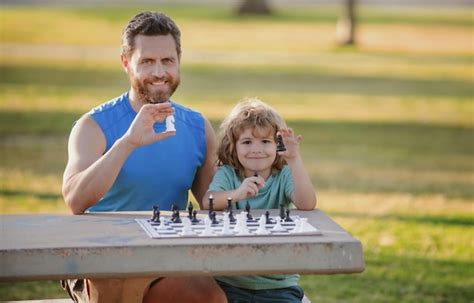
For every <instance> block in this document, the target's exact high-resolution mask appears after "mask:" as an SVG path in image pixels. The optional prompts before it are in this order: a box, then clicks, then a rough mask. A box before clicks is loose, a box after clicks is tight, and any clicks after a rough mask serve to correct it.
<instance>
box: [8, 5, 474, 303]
mask: <svg viewBox="0 0 474 303" xmlns="http://www.w3.org/2000/svg"><path fill="white" fill-rule="evenodd" d="M253 1H254V0H253ZM243 2H244V1H238V0H235V1H217V0H215V1H212V0H206V1H199V2H198V4H197V2H195V1H133V2H132V1H129V2H128V1H121V2H117V1H79V0H78V1H71V0H69V1H40V0H38V1H5V0H4V1H0V3H1V7H0V34H1V35H0V211H1V213H2V214H10V213H67V212H68V210H67V208H66V207H65V205H64V202H63V200H62V197H61V178H62V172H63V170H64V166H65V164H66V160H67V154H66V145H67V138H68V134H69V131H70V129H71V125H72V123H73V121H75V120H76V119H78V118H79V117H80V116H81V115H82V114H83V113H85V112H87V111H88V110H89V109H90V108H92V107H93V106H96V105H98V104H100V103H102V102H104V101H107V100H109V99H111V98H114V97H116V96H118V95H119V94H121V93H122V92H124V91H126V90H127V89H128V80H127V77H126V75H125V73H124V72H123V71H122V69H121V67H120V63H119V53H120V34H121V30H122V28H123V26H124V25H125V24H126V22H127V21H128V20H129V19H130V18H131V17H132V16H133V15H134V14H135V13H137V12H139V11H142V10H158V11H162V12H165V13H166V14H168V15H169V16H171V17H172V18H173V19H175V21H176V22H177V23H178V25H179V26H180V28H181V30H182V47H183V58H182V62H181V72H182V84H181V86H180V88H179V89H178V91H177V93H176V94H175V96H174V99H175V100H176V101H178V102H180V103H182V104H184V105H186V106H188V107H192V108H194V109H196V110H199V111H201V112H202V113H203V114H204V115H206V116H207V117H208V118H210V119H211V121H212V123H213V126H214V127H215V128H216V130H217V128H218V126H219V123H220V122H221V121H222V119H223V117H224V116H225V115H226V114H227V112H228V111H229V110H230V108H231V107H232V106H233V105H234V104H235V103H236V102H238V101H239V100H240V99H242V98H244V97H253V96H256V97H259V98H261V99H262V100H264V101H265V102H267V103H269V104H271V105H272V106H273V107H275V108H276V109H277V110H279V111H280V112H281V113H282V114H283V116H284V117H285V119H286V120H287V122H288V124H289V125H290V126H291V127H293V128H294V129H295V130H296V132H297V133H300V134H302V135H303V143H302V151H301V152H302V155H303V158H304V162H305V164H306V167H307V169H308V171H309V173H310V175H311V179H312V182H313V184H314V186H315V188H316V189H317V194H318V200H319V205H318V207H319V208H320V209H321V210H323V211H324V212H326V213H327V214H329V215H330V216H331V217H332V218H333V219H334V220H335V221H336V222H338V223H339V224H340V225H341V226H343V227H344V228H345V229H347V230H348V231H349V232H350V233H351V234H352V235H354V236H355V237H356V238H358V239H360V240H361V241H362V243H363V246H364V253H365V259H366V270H365V272H364V273H361V274H353V275H331V276H318V275H305V276H302V280H301V285H302V286H303V287H304V289H305V291H306V295H307V296H308V297H309V298H310V299H311V300H312V301H313V302H330V303H332V302H466V303H467V302H473V301H474V266H473V265H474V261H473V244H474V241H473V231H474V228H473V226H474V216H473V215H474V209H473V205H474V204H473V202H474V186H473V185H474V160H473V154H474V153H473V152H474V140H473V139H474V136H473V135H474V132H473V127H474V121H473V117H474V115H473V114H474V106H473V8H472V2H471V1H461V0H458V1H441V0H440V1H435V0H432V1H428V0H425V1H403V0H398V1H396V0H393V1H390V0H380V1H358V2H355V6H354V11H353V15H352V17H353V19H352V20H355V23H354V24H355V25H356V26H355V31H354V36H353V42H354V43H352V44H351V43H344V42H350V41H348V40H347V39H346V40H343V38H344V35H343V34H344V28H343V27H341V25H343V24H347V22H346V23H344V22H342V21H341V20H344V19H342V17H343V16H344V15H345V14H346V13H345V12H346V10H345V8H347V3H348V2H351V1H299V0H294V1H272V0H268V1H266V4H267V5H268V7H267V8H269V9H270V13H269V14H263V15H259V14H250V15H249V14H244V15H242V14H240V15H239V14H238V13H237V12H238V11H239V7H241V5H242V3H243ZM132 3H133V4H132ZM348 20H349V21H350V20H351V19H350V18H349V19H348ZM346 21H347V20H346ZM346 38H347V37H346ZM78 232H80V231H78ZM289 262H291V260H289ZM64 297H66V295H65V293H64V292H63V291H62V289H60V287H59V284H58V282H57V281H41V282H21V283H0V300H12V299H41V298H64Z"/></svg>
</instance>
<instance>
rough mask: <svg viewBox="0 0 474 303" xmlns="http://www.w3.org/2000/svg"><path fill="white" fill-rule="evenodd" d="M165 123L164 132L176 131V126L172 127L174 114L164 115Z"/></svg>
mask: <svg viewBox="0 0 474 303" xmlns="http://www.w3.org/2000/svg"><path fill="white" fill-rule="evenodd" d="M165 123H166V130H165V132H175V131H176V128H175V127H174V116H173V115H171V116H168V117H166V120H165Z"/></svg>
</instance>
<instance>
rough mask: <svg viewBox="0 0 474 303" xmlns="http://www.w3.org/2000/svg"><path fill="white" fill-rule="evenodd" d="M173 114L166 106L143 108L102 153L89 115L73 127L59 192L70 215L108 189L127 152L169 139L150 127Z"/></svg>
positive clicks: (100, 138)
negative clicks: (122, 134) (118, 137)
mask: <svg viewBox="0 0 474 303" xmlns="http://www.w3.org/2000/svg"><path fill="white" fill-rule="evenodd" d="M172 113H173V110H172V108H171V106H170V105H169V104H153V105H152V104H148V105H145V106H143V107H142V108H141V109H140V111H139V113H138V115H137V116H136V118H135V120H134V121H133V123H132V125H131V126H130V128H129V129H128V131H127V132H126V133H125V135H124V136H123V137H122V138H120V139H119V140H117V141H116V142H115V143H114V144H113V146H112V147H111V148H110V150H108V151H107V152H106V153H105V154H104V152H105V137H104V134H103V133H102V130H101V129H100V127H99V126H98V125H97V123H96V122H95V121H94V120H93V119H92V118H91V117H90V116H83V117H82V118H81V119H79V121H78V122H77V123H76V125H75V126H74V127H73V130H72V132H71V135H70V137H69V143H68V157H69V158H68V163H67V165H66V169H65V171H64V176H63V186H62V192H63V196H64V200H65V202H66V204H67V205H68V206H69V208H70V209H71V211H72V213H74V214H82V213H84V211H85V210H86V209H87V208H89V207H90V206H92V205H94V204H95V203H97V201H99V199H100V198H101V197H103V196H104V195H105V193H106V192H107V191H108V190H109V189H110V187H111V186H112V184H113V183H114V181H115V179H116V178H117V176H118V174H119V172H120V169H121V168H122V166H123V164H124V162H125V161H126V159H127V158H128V156H129V155H130V153H131V152H132V151H133V150H134V149H135V148H137V147H139V146H142V145H146V144H151V143H153V142H156V141H158V140H162V139H165V138H167V137H169V136H173V135H174V134H175V132H168V133H161V134H156V133H155V131H154V130H153V124H154V123H155V122H156V121H162V120H163V119H164V118H165V117H166V116H168V115H170V114H172Z"/></svg>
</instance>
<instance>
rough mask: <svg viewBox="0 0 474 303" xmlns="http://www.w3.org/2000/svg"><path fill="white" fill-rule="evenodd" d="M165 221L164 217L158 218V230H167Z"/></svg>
mask: <svg viewBox="0 0 474 303" xmlns="http://www.w3.org/2000/svg"><path fill="white" fill-rule="evenodd" d="M165 220H166V219H165V217H160V225H159V226H158V229H159V230H165V229H168V227H166V221H165Z"/></svg>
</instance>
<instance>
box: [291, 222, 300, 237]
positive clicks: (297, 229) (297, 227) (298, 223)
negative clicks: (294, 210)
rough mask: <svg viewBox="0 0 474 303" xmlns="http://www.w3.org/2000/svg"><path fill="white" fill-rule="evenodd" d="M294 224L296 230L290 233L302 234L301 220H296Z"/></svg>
mask: <svg viewBox="0 0 474 303" xmlns="http://www.w3.org/2000/svg"><path fill="white" fill-rule="evenodd" d="M294 222H295V228H293V229H292V230H291V232H290V233H292V234H297V233H299V232H300V228H301V220H300V219H295V220H294Z"/></svg>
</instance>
